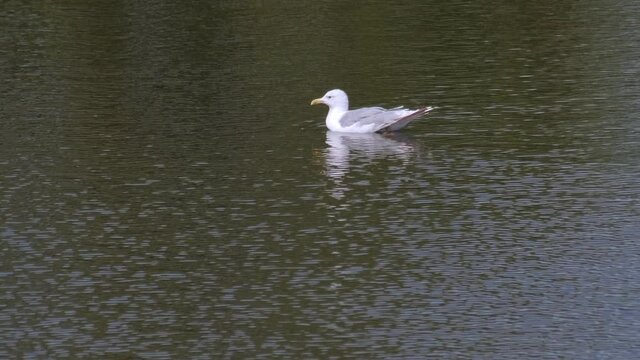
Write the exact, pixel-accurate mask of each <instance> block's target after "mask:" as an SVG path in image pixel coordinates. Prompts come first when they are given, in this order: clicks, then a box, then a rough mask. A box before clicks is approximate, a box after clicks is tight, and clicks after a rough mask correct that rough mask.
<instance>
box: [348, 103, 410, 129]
mask: <svg viewBox="0 0 640 360" xmlns="http://www.w3.org/2000/svg"><path fill="white" fill-rule="evenodd" d="M401 117H402V116H401V115H399V114H398V109H390V110H387V109H384V108H381V107H367V108H361V109H356V110H350V111H347V112H346V113H345V114H344V115H343V116H342V118H341V119H340V125H342V126H344V127H348V126H351V125H353V124H356V123H357V124H358V125H370V124H375V125H380V126H381V127H384V126H385V125H389V124H392V123H393V122H395V121H396V120H398V119H399V118H401Z"/></svg>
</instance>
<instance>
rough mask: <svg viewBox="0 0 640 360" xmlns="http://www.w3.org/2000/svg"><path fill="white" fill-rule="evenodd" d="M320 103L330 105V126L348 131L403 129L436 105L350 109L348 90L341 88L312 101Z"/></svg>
mask: <svg viewBox="0 0 640 360" xmlns="http://www.w3.org/2000/svg"><path fill="white" fill-rule="evenodd" d="M317 104H325V105H327V106H328V107H329V113H328V114H327V119H326V124H327V127H328V128H329V130H331V131H337V132H348V133H386V132H390V131H396V130H400V129H402V128H403V127H405V126H407V125H408V124H409V123H410V122H412V121H413V120H415V119H418V118H420V117H422V116H424V115H426V114H427V113H428V112H429V111H431V110H433V109H434V107H431V106H427V107H421V108H419V109H417V110H410V109H405V108H403V107H402V106H400V107H396V108H393V109H384V108H381V107H366V108H361V109H355V110H349V98H348V97H347V93H345V92H344V91H342V90H340V89H334V90H330V91H329V92H327V93H326V94H324V96H323V97H321V98H319V99H314V100H313V101H311V105H317Z"/></svg>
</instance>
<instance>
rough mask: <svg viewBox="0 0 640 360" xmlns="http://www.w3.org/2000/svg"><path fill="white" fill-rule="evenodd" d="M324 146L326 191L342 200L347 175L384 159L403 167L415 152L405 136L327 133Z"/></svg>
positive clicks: (396, 134)
mask: <svg viewBox="0 0 640 360" xmlns="http://www.w3.org/2000/svg"><path fill="white" fill-rule="evenodd" d="M326 143H327V145H328V146H327V148H326V150H325V151H326V152H325V175H326V176H327V178H328V179H329V180H331V181H332V182H333V184H334V187H333V188H331V189H330V190H329V191H330V194H331V196H332V197H334V198H336V199H342V198H343V197H344V194H345V192H346V191H349V190H350V188H351V186H352V184H351V181H346V180H345V176H346V175H347V174H348V173H349V172H350V171H356V172H362V171H366V169H365V168H366V166H368V165H372V164H374V163H375V162H377V161H378V160H380V159H385V158H393V159H396V160H400V161H401V162H402V163H403V164H405V165H406V164H407V163H409V162H410V160H411V158H412V154H413V153H414V152H415V150H416V146H415V142H414V141H413V139H411V137H410V136H409V135H406V134H403V133H395V132H394V133H387V134H384V135H382V134H377V133H369V134H353V133H340V132H333V131H328V132H327V140H326ZM359 181H360V182H362V181H366V179H364V180H359Z"/></svg>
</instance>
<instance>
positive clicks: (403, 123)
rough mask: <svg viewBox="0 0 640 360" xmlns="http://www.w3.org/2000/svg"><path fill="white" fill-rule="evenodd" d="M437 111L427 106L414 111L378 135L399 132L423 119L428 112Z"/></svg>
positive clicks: (381, 130)
mask: <svg viewBox="0 0 640 360" xmlns="http://www.w3.org/2000/svg"><path fill="white" fill-rule="evenodd" d="M433 109H435V108H434V107H432V106H427V107H423V108H420V109H418V110H416V111H414V112H413V113H411V114H409V115H407V116H404V117H401V118H400V119H398V120H397V121H396V122H394V123H393V124H389V125H388V126H385V127H384V128H382V129H380V130H378V131H376V132H378V133H384V132H388V131H397V130H400V129H402V128H403V127H405V126H407V125H409V123H410V122H412V121H413V120H416V119H418V118H421V117H423V116H424V115H426V114H427V113H428V112H430V111H431V110H433Z"/></svg>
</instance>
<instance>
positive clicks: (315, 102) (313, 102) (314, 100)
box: [311, 99, 324, 105]
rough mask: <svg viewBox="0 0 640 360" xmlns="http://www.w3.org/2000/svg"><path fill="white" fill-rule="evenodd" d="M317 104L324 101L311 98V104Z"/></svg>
mask: <svg viewBox="0 0 640 360" xmlns="http://www.w3.org/2000/svg"><path fill="white" fill-rule="evenodd" d="M318 104H324V101H322V99H313V100H311V105H318Z"/></svg>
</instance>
